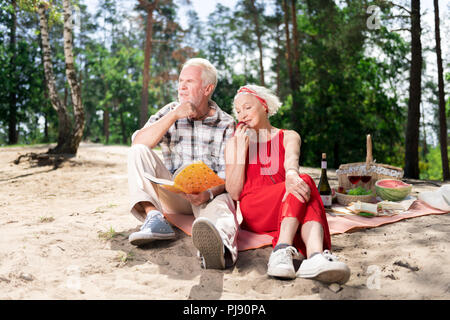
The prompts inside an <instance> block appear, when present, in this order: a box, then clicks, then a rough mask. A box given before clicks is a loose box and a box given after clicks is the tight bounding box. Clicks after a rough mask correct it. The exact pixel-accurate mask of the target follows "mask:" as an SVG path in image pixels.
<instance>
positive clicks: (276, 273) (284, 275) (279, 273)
mask: <svg viewBox="0 0 450 320" xmlns="http://www.w3.org/2000/svg"><path fill="white" fill-rule="evenodd" d="M267 274H268V275H269V276H271V277H276V278H281V279H295V271H292V273H290V272H289V271H288V270H270V271H269V270H268V271H267Z"/></svg>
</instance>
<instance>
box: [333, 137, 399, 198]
mask: <svg viewBox="0 0 450 320" xmlns="http://www.w3.org/2000/svg"><path fill="white" fill-rule="evenodd" d="M366 147H367V150H366V152H367V154H366V162H355V163H346V164H341V165H340V166H339V169H338V170H336V175H337V177H338V181H339V187H343V188H344V189H345V190H347V189H351V188H354V187H357V186H359V185H362V186H363V187H364V188H365V189H367V190H369V189H370V190H372V191H375V182H377V181H378V180H381V179H397V180H400V179H401V178H403V169H401V168H398V167H394V166H391V165H387V164H381V163H376V162H375V161H373V156H372V138H371V136H370V134H368V135H367V146H366ZM352 175H357V176H371V179H370V181H369V182H367V183H362V182H361V181H360V182H358V184H356V185H352V183H351V182H350V181H349V179H348V177H349V176H352Z"/></svg>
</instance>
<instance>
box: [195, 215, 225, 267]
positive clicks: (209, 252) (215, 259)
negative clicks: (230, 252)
mask: <svg viewBox="0 0 450 320" xmlns="http://www.w3.org/2000/svg"><path fill="white" fill-rule="evenodd" d="M192 242H193V243H194V246H195V247H196V248H197V250H198V251H200V254H201V255H202V256H203V259H204V262H205V268H206V269H225V257H224V248H223V242H222V238H221V236H220V234H219V231H217V229H216V228H215V227H214V225H213V224H212V223H211V222H210V221H209V220H207V219H202V218H197V219H196V220H195V221H194V224H193V225H192Z"/></svg>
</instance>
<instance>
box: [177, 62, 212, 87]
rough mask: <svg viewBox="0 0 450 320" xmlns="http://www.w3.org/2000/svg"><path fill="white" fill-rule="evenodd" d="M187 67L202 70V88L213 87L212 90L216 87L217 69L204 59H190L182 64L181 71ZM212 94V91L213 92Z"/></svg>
mask: <svg viewBox="0 0 450 320" xmlns="http://www.w3.org/2000/svg"><path fill="white" fill-rule="evenodd" d="M187 66H197V67H200V68H202V81H203V86H206V85H208V84H212V85H214V89H215V88H216V86H217V69H216V68H215V67H214V66H213V65H212V64H211V62H209V61H208V60H206V59H203V58H192V59H189V60H188V61H186V62H185V63H184V64H183V67H182V68H181V69H182V70H183V69H184V68H185V67H187ZM213 92H214V90H213ZM211 94H212V93H211Z"/></svg>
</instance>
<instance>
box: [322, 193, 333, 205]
mask: <svg viewBox="0 0 450 320" xmlns="http://www.w3.org/2000/svg"><path fill="white" fill-rule="evenodd" d="M320 197H321V198H322V202H323V205H324V207H330V206H331V200H332V199H331V196H324V195H320Z"/></svg>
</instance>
